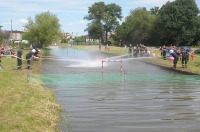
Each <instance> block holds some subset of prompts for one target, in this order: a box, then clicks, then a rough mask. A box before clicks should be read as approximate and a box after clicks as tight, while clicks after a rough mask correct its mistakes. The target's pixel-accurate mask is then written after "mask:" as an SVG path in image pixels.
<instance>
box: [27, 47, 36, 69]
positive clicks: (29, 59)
mask: <svg viewBox="0 0 200 132" xmlns="http://www.w3.org/2000/svg"><path fill="white" fill-rule="evenodd" d="M35 52H36V50H35V49H32V50H31V52H29V53H28V54H26V60H27V65H28V67H27V69H28V70H30V69H31V58H36V57H35V56H34V53H35Z"/></svg>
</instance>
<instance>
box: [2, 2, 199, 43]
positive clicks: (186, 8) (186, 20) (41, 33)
mask: <svg viewBox="0 0 200 132" xmlns="http://www.w3.org/2000/svg"><path fill="white" fill-rule="evenodd" d="M199 13H200V11H199V9H198V7H197V4H196V2H195V0H175V1H173V2H167V3H165V4H164V5H163V6H162V7H161V8H160V7H153V8H151V9H150V10H148V9H147V8H145V7H138V8H136V9H133V10H131V11H130V14H129V15H128V16H127V17H126V18H125V20H124V21H122V8H121V7H120V6H119V5H116V4H115V3H111V4H105V3H104V2H95V3H94V4H93V5H91V6H90V7H88V14H87V15H86V16H84V19H86V20H89V23H88V25H87V28H86V29H85V31H87V32H88V36H89V38H90V39H99V40H100V42H101V44H105V43H108V42H109V41H112V44H114V45H118V46H123V45H128V44H129V43H131V44H133V45H136V44H140V43H142V44H145V45H149V46H159V45H176V46H179V45H188V46H191V45H196V44H197V42H198V41H199V40H200V15H199ZM25 27H26V30H27V31H26V32H25V33H24V34H23V39H26V40H29V43H31V44H35V45H37V47H46V46H48V45H51V44H52V42H56V41H57V40H62V39H64V36H63V35H62V33H61V29H60V28H61V25H60V24H59V19H58V18H57V16H56V15H54V14H52V13H50V12H49V11H48V12H43V13H41V14H38V15H36V16H35V18H34V19H31V18H29V19H28V24H27V25H25ZM3 36H5V35H3V34H2V32H1V33H0V41H2V40H3ZM108 36H109V38H108ZM84 37H85V36H84Z"/></svg>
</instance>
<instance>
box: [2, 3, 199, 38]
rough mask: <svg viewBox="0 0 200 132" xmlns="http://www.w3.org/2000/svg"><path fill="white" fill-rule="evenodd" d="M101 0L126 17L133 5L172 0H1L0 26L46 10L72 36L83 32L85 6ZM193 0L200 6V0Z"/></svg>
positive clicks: (16, 24)
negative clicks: (119, 8) (115, 5)
mask: <svg viewBox="0 0 200 132" xmlns="http://www.w3.org/2000/svg"><path fill="white" fill-rule="evenodd" d="M100 1H103V2H105V4H110V3H115V4H117V5H119V6H120V7H121V8H122V16H123V18H125V17H126V16H128V15H129V14H130V11H131V10H134V9H135V8H138V7H146V8H147V9H150V8H153V7H155V6H158V7H162V5H163V4H165V3H166V2H167V1H174V0H0V25H1V26H2V28H1V29H2V30H11V20H12V29H13V30H21V29H22V28H23V26H24V25H25V24H26V23H27V22H28V21H27V19H28V18H29V17H31V18H32V19H34V18H35V15H37V14H40V13H43V12H46V11H49V12H50V13H52V14H54V15H56V16H57V18H58V19H59V23H60V25H61V30H62V31H63V32H66V33H71V34H73V35H74V36H81V35H86V34H87V32H84V29H86V27H87V24H88V23H89V21H87V20H84V19H83V18H84V17H85V16H86V15H88V7H90V6H92V4H94V3H95V2H100ZM196 3H197V5H198V8H199V9H200V0H196Z"/></svg>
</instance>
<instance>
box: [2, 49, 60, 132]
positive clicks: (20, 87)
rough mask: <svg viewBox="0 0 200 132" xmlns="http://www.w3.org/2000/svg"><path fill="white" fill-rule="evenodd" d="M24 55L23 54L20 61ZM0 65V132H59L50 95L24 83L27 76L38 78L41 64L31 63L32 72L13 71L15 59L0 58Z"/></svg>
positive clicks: (56, 114)
mask: <svg viewBox="0 0 200 132" xmlns="http://www.w3.org/2000/svg"><path fill="white" fill-rule="evenodd" d="M27 52H28V51H24V58H25V55H26V53H27ZM1 64H2V66H3V67H4V68H3V70H2V71H0V131H1V132H11V131H13V132H27V131H28V132H29V131H30V132H31V131H32V132H35V131H39V132H41V131H48V132H55V131H59V130H58V126H57V124H58V121H59V118H60V115H59V114H60V111H61V107H60V106H59V105H58V104H56V102H55V97H54V93H53V91H51V90H49V89H47V88H44V87H42V86H41V85H38V84H32V83H29V81H28V76H29V75H31V74H40V68H41V65H42V61H35V62H34V63H32V68H33V70H26V69H23V70H21V71H18V70H16V69H17V60H16V58H2V63H1ZM25 67H26V61H23V68H25Z"/></svg>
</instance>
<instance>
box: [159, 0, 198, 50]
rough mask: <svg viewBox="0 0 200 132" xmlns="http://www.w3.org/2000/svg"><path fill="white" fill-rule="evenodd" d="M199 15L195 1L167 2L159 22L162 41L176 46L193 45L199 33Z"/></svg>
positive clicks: (160, 13) (179, 0)
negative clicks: (197, 26)
mask: <svg viewBox="0 0 200 132" xmlns="http://www.w3.org/2000/svg"><path fill="white" fill-rule="evenodd" d="M198 13H199V9H198V7H197V5H196V3H195V0H176V1H174V2H167V3H166V4H165V5H163V6H162V8H161V9H160V10H159V17H158V22H157V26H158V27H159V29H158V30H160V31H161V32H160V34H159V35H160V37H161V39H162V40H164V41H166V42H167V43H174V44H175V45H176V46H179V44H184V45H186V44H188V43H190V44H191V43H192V42H193V41H194V36H195V34H196V32H197V30H196V25H197V16H198Z"/></svg>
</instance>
